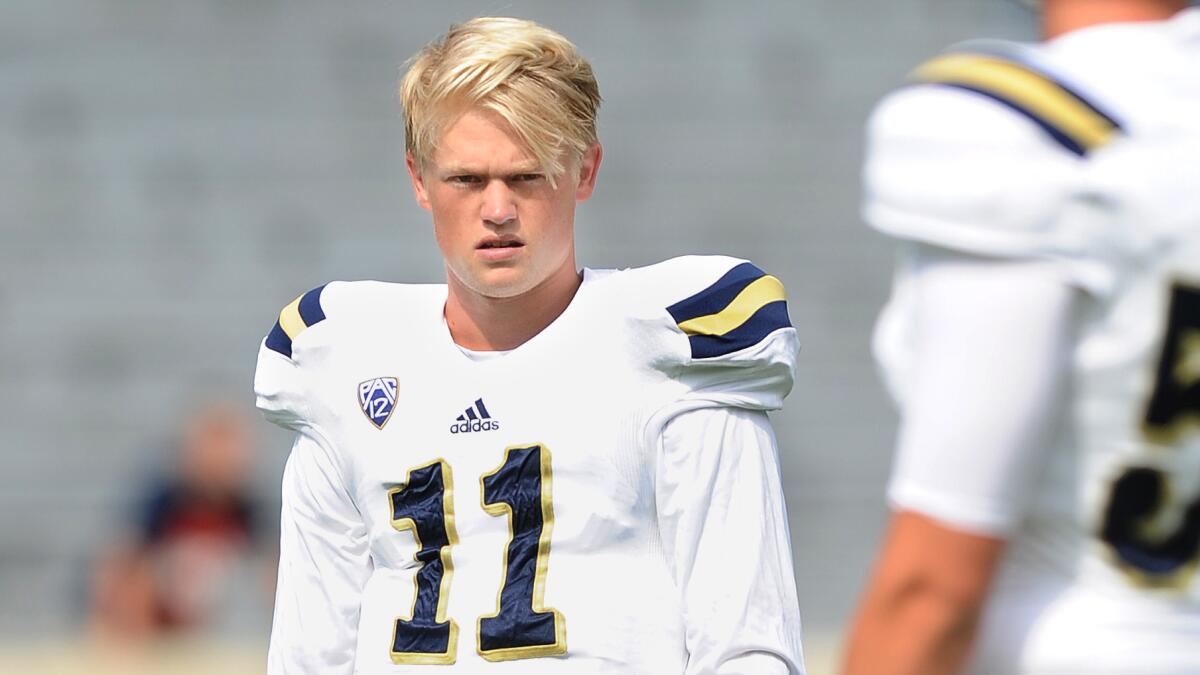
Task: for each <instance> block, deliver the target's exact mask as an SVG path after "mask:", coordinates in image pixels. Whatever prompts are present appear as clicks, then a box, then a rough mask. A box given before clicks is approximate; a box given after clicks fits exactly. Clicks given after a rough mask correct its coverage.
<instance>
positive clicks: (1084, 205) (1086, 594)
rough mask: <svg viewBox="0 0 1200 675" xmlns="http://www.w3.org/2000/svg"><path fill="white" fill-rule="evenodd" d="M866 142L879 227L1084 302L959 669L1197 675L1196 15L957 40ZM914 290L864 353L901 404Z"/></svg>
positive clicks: (1199, 332) (870, 197)
mask: <svg viewBox="0 0 1200 675" xmlns="http://www.w3.org/2000/svg"><path fill="white" fill-rule="evenodd" d="M869 136H870V137H869V141H868V158H867V163H866V169H865V184H866V200H865V207H864V213H865V217H866V219H867V220H868V221H869V222H870V224H871V225H872V226H873V227H875V228H877V229H879V230H881V231H883V232H885V233H887V234H889V235H892V236H894V237H897V238H899V239H901V240H903V241H905V242H915V243H916V246H933V247H938V248H940V249H949V250H951V251H955V252H960V253H965V254H969V255H973V256H982V257H989V258H1001V259H1010V260H1042V261H1049V262H1051V263H1052V264H1054V265H1057V266H1058V268H1059V269H1060V270H1061V271H1062V274H1063V276H1064V277H1066V278H1067V279H1069V280H1070V281H1071V283H1072V284H1073V285H1075V286H1077V287H1079V288H1080V289H1082V290H1083V291H1084V292H1085V299H1084V300H1083V303H1082V304H1083V307H1082V311H1081V313H1080V316H1079V317H1078V319H1077V323H1076V332H1075V335H1076V338H1075V346H1074V350H1073V356H1072V362H1071V363H1070V364H1069V366H1068V370H1069V372H1070V382H1069V392H1070V393H1069V399H1068V400H1067V401H1065V403H1064V408H1063V417H1062V419H1061V420H1060V424H1059V425H1058V428H1057V429H1056V431H1055V432H1054V434H1055V435H1054V437H1053V440H1052V442H1051V444H1050V447H1048V448H1046V453H1045V457H1044V460H1045V463H1044V469H1043V471H1042V472H1041V474H1040V476H1039V482H1038V483H1037V484H1036V485H1034V486H1032V488H1031V489H1030V493H1031V496H1030V498H1029V499H1028V501H1027V502H1026V504H1025V505H1024V508H1023V509H1020V519H1019V522H1015V523H1014V524H1013V527H1012V528H1011V529H1010V530H1006V531H1005V532H1004V534H1006V535H1008V536H1010V537H1011V549H1010V551H1009V553H1008V554H1007V556H1006V559H1005V563H1004V565H1005V568H1004V570H1003V571H1002V573H1001V575H1000V577H999V579H998V581H997V584H996V587H995V590H994V592H993V596H992V598H991V599H990V600H989V606H988V610H987V616H986V617H985V621H984V624H983V628H982V634H981V636H980V642H979V644H978V646H977V648H976V657H975V665H974V670H973V671H972V672H985V673H1015V672H1037V673H1042V672H1053V673H1083V672H1087V673H1098V672H1105V673H1108V672H1113V673H1139V674H1149V673H1185V672H1186V673H1197V672H1200V578H1198V576H1197V574H1196V571H1197V565H1198V564H1200V10H1198V9H1191V10H1187V11H1184V12H1182V13H1181V14H1179V15H1177V16H1176V17H1175V18H1174V19H1172V20H1170V21H1165V22H1154V23H1140V24H1111V25H1104V26H1097V27H1093V28H1088V29H1084V30H1079V31H1075V32H1072V33H1069V34H1067V35H1065V36H1062V37H1059V38H1057V39H1054V40H1051V41H1049V42H1047V43H1044V44H1040V45H1023V44H1014V43H1004V42H975V43H966V44H964V45H960V46H958V47H956V48H954V49H952V50H951V51H949V52H948V53H947V54H944V55H943V56H940V57H938V58H936V59H934V60H932V61H931V62H929V63H927V64H926V65H924V66H922V67H921V68H919V69H918V70H917V71H916V73H915V74H914V81H913V83H912V85H911V86H908V87H905V88H904V89H901V90H899V91H897V92H896V93H894V94H892V95H891V96H889V97H888V98H886V99H885V100H884V101H883V102H882V103H881V104H880V106H879V108H878V109H877V110H876V112H875V114H874V116H873V119H872V121H871V125H870V130H869ZM908 284H909V276H908V272H907V271H906V269H905V265H904V263H903V261H902V263H901V267H900V270H899V272H898V274H897V279H896V285H895V287H894V291H893V296H892V298H891V300H890V302H889V304H888V306H887V307H886V308H885V310H884V313H883V315H882V316H881V318H880V322H879V324H878V326H877V332H876V340H875V352H876V357H877V359H878V360H879V362H880V364H881V366H882V368H883V371H884V374H885V378H886V380H887V382H888V384H889V387H890V388H891V389H892V392H893V394H894V395H895V396H896V397H897V399H898V401H899V402H900V405H901V406H902V407H903V401H904V399H905V396H906V393H907V387H908V383H909V382H910V381H911V380H912V377H913V373H912V370H911V368H912V355H913V353H914V348H913V340H914V339H915V338H914V335H913V333H914V321H915V317H914V310H913V298H912V297H911V292H910V289H909V288H908V287H907V285H908ZM979 302H980V303H983V304H985V305H986V304H987V298H979ZM980 358H987V355H986V354H981V355H980ZM963 451H964V452H969V449H968V448H964V449H963ZM893 498H894V499H896V496H895V495H894V494H893ZM959 498H960V496H957V495H952V494H945V495H939V496H938V499H939V500H941V503H942V504H946V505H948V506H947V508H948V509H953V508H954V506H953V505H954V504H955V500H956V499H959ZM897 501H899V502H900V503H899V506H901V507H906V506H907V505H906V504H905V503H904V500H903V499H898V500H897ZM915 510H922V509H921V508H916V509H915ZM930 515H933V516H934V517H938V516H942V515H947V514H940V513H932V514H930ZM985 533H987V532H985Z"/></svg>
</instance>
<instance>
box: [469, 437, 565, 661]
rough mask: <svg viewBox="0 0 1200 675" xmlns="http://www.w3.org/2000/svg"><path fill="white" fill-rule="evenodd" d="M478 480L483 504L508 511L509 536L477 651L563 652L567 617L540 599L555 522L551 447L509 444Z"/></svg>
mask: <svg viewBox="0 0 1200 675" xmlns="http://www.w3.org/2000/svg"><path fill="white" fill-rule="evenodd" d="M480 480H481V482H482V487H483V508H484V510H486V511H487V512H488V513H490V514H492V515H494V516H500V517H507V518H508V523H509V531H510V532H511V537H510V539H509V541H508V547H507V549H505V555H504V585H503V586H502V587H501V589H500V596H499V599H498V602H497V607H496V612H495V613H494V614H492V615H490V616H485V617H481V618H480V619H479V623H478V639H479V654H480V656H482V657H483V658H485V659H487V660H488V661H508V660H512V659H527V658H533V657H538V656H555V655H559V654H565V653H566V652H567V638H566V631H567V622H566V620H565V619H564V618H563V616H562V614H560V613H559V612H558V611H557V610H555V609H550V608H547V607H545V606H544V604H543V603H544V595H545V590H546V566H547V564H548V563H549V559H550V530H551V528H552V527H553V526H554V505H553V500H552V495H551V480H552V475H551V464H550V451H549V450H548V449H547V448H546V447H545V446H543V445H532V446H528V447H520V446H517V447H510V448H508V449H507V451H506V454H505V458H504V463H503V464H501V465H500V467H499V468H498V469H496V470H495V471H493V472H492V473H490V474H488V475H486V476H483V477H482V478H481V479H480Z"/></svg>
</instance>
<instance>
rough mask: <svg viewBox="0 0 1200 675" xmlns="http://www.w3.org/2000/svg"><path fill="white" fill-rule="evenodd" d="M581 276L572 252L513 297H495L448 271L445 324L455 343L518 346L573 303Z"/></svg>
mask: <svg viewBox="0 0 1200 675" xmlns="http://www.w3.org/2000/svg"><path fill="white" fill-rule="evenodd" d="M581 283H582V279H581V278H580V276H579V273H578V272H576V271H575V257H574V256H570V257H569V258H568V260H567V261H566V263H565V264H564V265H563V266H562V268H560V269H559V270H558V271H557V272H555V273H554V274H552V275H550V277H548V278H547V279H546V280H545V281H543V282H542V283H541V284H538V285H537V286H535V287H534V288H532V289H530V290H528V291H526V292H525V293H522V294H520V295H517V296H513V297H510V298H492V297H488V296H485V295H481V294H479V293H477V292H475V291H473V290H471V289H469V288H467V287H466V286H465V285H464V284H463V283H462V282H461V281H459V280H458V278H457V277H455V276H454V274H453V273H451V274H449V275H448V279H447V289H448V291H447V296H446V325H447V326H448V327H449V329H450V337H451V338H452V339H453V340H454V342H455V344H457V345H459V346H460V347H464V348H466V349H471V350H475V351H505V350H509V349H516V348H517V347H520V346H521V345H523V344H525V342H527V341H528V340H529V339H530V338H532V337H533V336H535V335H537V334H538V333H540V332H542V331H543V330H544V329H545V328H546V326H549V325H550V324H551V323H553V322H554V320H555V319H557V318H558V317H559V315H561V314H562V313H563V312H564V311H565V310H566V309H567V306H568V305H570V304H571V300H572V299H573V298H574V297H575V292H576V291H578V290H579V285H580V284H581Z"/></svg>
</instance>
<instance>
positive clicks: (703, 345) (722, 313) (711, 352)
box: [666, 259, 792, 359]
mask: <svg viewBox="0 0 1200 675" xmlns="http://www.w3.org/2000/svg"><path fill="white" fill-rule="evenodd" d="M725 260H728V259H725ZM733 262H736V261H733ZM666 310H667V313H669V314H670V315H671V318H672V319H674V321H675V324H676V325H677V326H678V327H679V329H680V330H682V331H683V332H684V334H685V335H687V336H688V342H689V344H690V345H691V352H692V353H691V355H692V358H694V359H705V358H713V357H718V356H724V355H726V354H729V353H731V352H735V351H738V350H741V349H745V348H747V347H750V346H752V345H755V344H757V343H758V342H760V341H761V340H762V339H763V338H765V337H766V336H768V335H770V334H771V333H773V332H775V331H777V330H780V329H782V328H790V327H791V325H792V324H791V321H790V320H789V319H788V312H787V297H786V294H785V292H784V288H783V284H782V283H780V281H779V279H776V278H775V277H773V276H770V275H769V274H767V273H766V272H763V271H762V270H761V269H759V268H758V267H756V266H755V265H754V264H753V263H749V262H741V263H738V264H735V265H733V266H732V267H731V268H728V271H726V272H725V273H724V274H723V275H722V276H721V277H720V278H718V279H717V280H716V281H713V282H711V283H710V284H709V285H708V286H707V287H705V288H703V289H702V290H700V291H699V292H696V293H693V294H692V295H690V296H688V297H686V298H684V299H683V300H680V301H678V302H676V303H674V304H672V305H670V306H668V307H667V308H666Z"/></svg>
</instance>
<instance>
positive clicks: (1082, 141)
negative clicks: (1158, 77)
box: [910, 42, 1123, 157]
mask: <svg viewBox="0 0 1200 675" xmlns="http://www.w3.org/2000/svg"><path fill="white" fill-rule="evenodd" d="M910 81H911V82H912V83H915V84H932V85H940V86H945V87H953V88H956V89H962V90H965V91H970V92H974V93H976V94H979V95H982V96H985V97H987V98H989V99H992V100H993V101H996V102H998V103H1000V104H1001V105H1003V106H1005V107H1007V108H1009V109H1011V110H1013V111H1015V112H1016V113H1018V114H1020V115H1021V116H1023V117H1025V118H1027V119H1029V120H1030V121H1032V122H1033V123H1034V124H1036V125H1037V126H1038V127H1040V128H1041V129H1042V130H1043V131H1045V132H1046V133H1047V134H1049V136H1050V138H1052V139H1053V140H1054V141H1055V142H1056V143H1058V144H1059V145H1060V146H1062V147H1063V148H1064V149H1066V150H1068V151H1070V152H1071V153H1073V154H1075V155H1078V156H1081V157H1082V156H1086V155H1087V154H1088V153H1090V152H1091V151H1093V150H1095V149H1097V148H1100V147H1103V146H1105V145H1107V144H1108V143H1109V142H1110V141H1112V140H1113V139H1114V138H1115V137H1116V136H1117V135H1118V134H1120V133H1121V132H1122V131H1123V130H1122V127H1121V124H1120V123H1119V122H1118V121H1117V120H1116V119H1114V118H1113V116H1112V115H1110V114H1108V113H1107V112H1105V111H1104V110H1103V109H1102V108H1101V107H1100V106H1099V105H1097V104H1096V103H1094V102H1093V101H1090V100H1088V99H1087V98H1085V97H1084V96H1083V95H1082V94H1081V93H1079V92H1078V91H1077V90H1076V89H1074V88H1073V87H1071V86H1069V85H1067V84H1066V83H1065V82H1064V81H1063V80H1062V79H1061V78H1060V77H1058V76H1056V75H1054V74H1053V73H1051V72H1050V70H1049V69H1048V68H1047V67H1046V66H1045V65H1043V64H1038V63H1036V62H1035V61H1034V60H1033V59H1032V58H1029V55H1027V54H1026V53H1025V52H1023V51H1021V50H1020V49H1018V48H1016V46H1014V45H1008V44H1005V43H1000V42H972V43H966V44H964V45H962V46H960V47H957V48H954V49H952V50H951V51H949V52H948V53H945V54H942V55H941V56H938V57H936V58H934V59H932V60H930V61H927V62H925V63H924V64H922V65H921V66H920V67H918V68H917V69H916V70H915V71H914V72H913V73H912V75H911V76H910Z"/></svg>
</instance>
